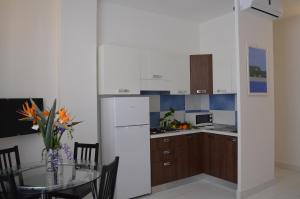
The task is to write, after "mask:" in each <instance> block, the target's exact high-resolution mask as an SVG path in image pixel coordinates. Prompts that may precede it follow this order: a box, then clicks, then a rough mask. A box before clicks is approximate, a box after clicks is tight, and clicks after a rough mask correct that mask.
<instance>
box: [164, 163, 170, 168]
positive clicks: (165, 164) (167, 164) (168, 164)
mask: <svg viewBox="0 0 300 199" xmlns="http://www.w3.org/2000/svg"><path fill="white" fill-rule="evenodd" d="M171 165H172V163H171V162H164V167H166V166H171Z"/></svg>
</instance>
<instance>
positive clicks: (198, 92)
mask: <svg viewBox="0 0 300 199" xmlns="http://www.w3.org/2000/svg"><path fill="white" fill-rule="evenodd" d="M196 92H197V94H204V93H206V90H197V91H196Z"/></svg>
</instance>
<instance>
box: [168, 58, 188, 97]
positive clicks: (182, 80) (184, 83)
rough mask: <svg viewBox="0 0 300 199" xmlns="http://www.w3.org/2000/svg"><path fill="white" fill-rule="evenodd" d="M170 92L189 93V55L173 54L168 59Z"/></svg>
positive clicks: (177, 93)
mask: <svg viewBox="0 0 300 199" xmlns="http://www.w3.org/2000/svg"><path fill="white" fill-rule="evenodd" d="M170 62H171V65H170V66H171V67H170V70H169V73H170V75H171V82H170V83H171V94H173V95H188V94H190V57H189V55H182V54H174V55H173V56H172V59H171V60H170Z"/></svg>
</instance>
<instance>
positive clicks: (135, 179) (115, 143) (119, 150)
mask: <svg viewBox="0 0 300 199" xmlns="http://www.w3.org/2000/svg"><path fill="white" fill-rule="evenodd" d="M100 100H101V108H100V109H101V123H100V126H101V137H100V142H101V146H102V162H103V164H108V163H110V162H111V161H113V159H114V157H115V156H119V157H120V160H119V168H118V175H117V182H116V190H115V198H116V199H128V198H133V197H137V196H141V195H145V194H149V193H151V167H150V125H149V123H150V120H149V98H148V97H111V98H101V99H100Z"/></svg>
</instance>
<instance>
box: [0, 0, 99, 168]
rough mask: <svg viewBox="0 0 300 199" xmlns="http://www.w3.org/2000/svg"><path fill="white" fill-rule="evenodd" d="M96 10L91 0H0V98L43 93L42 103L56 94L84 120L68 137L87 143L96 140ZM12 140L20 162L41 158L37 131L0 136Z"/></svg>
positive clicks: (1, 142)
mask: <svg viewBox="0 0 300 199" xmlns="http://www.w3.org/2000/svg"><path fill="white" fill-rule="evenodd" d="M96 15H97V0H43V1H41V0H26V1H24V0H1V1H0V66H1V67H0V98H10V97H16V98H22V97H43V98H44V99H45V100H46V105H48V107H49V106H50V105H51V104H52V102H53V99H54V98H58V102H59V104H60V105H62V106H65V107H66V108H67V109H68V110H69V111H70V113H71V115H72V116H75V120H82V121H84V122H83V123H82V124H80V125H78V126H76V127H75V132H74V138H75V139H74V140H73V141H80V142H90V143H95V142H98V140H97V134H98V133H97V132H98V129H97V89H96V87H97V83H96V82H97V72H96V70H97V66H96V52H97V31H96V28H97V23H96V20H97V16H96ZM73 141H72V142H73ZM69 142H71V141H69ZM13 145H18V146H19V148H20V154H21V161H22V162H23V163H25V162H34V161H39V160H40V159H41V150H42V148H43V143H42V138H41V137H40V136H38V135H36V134H35V135H26V136H16V137H11V138H2V139H0V148H6V147H11V146H13ZM72 145H73V144H72Z"/></svg>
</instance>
